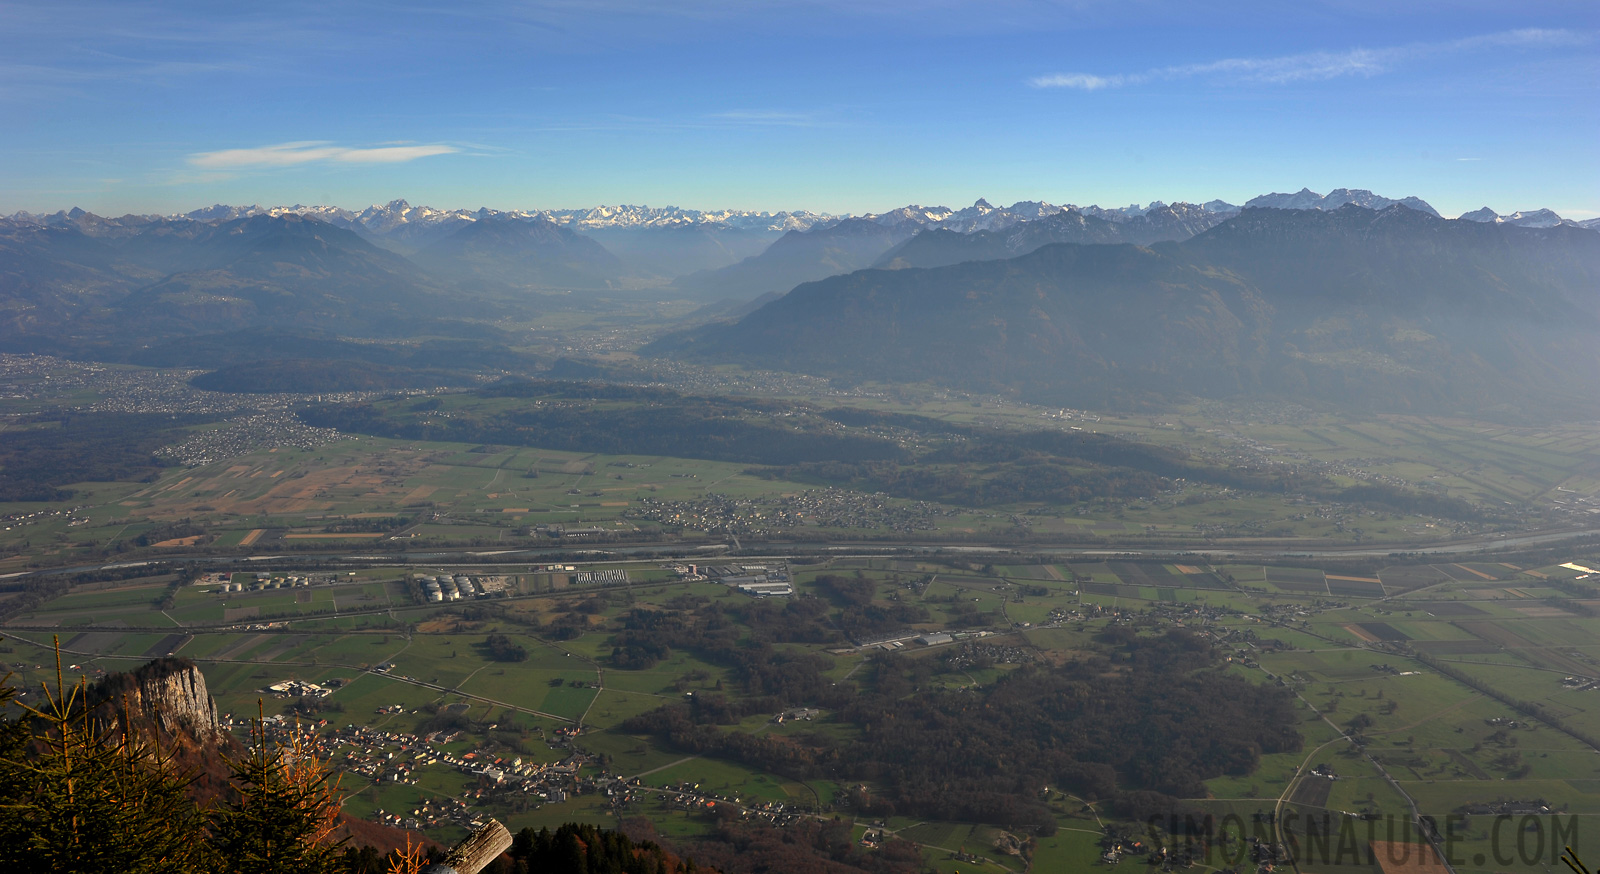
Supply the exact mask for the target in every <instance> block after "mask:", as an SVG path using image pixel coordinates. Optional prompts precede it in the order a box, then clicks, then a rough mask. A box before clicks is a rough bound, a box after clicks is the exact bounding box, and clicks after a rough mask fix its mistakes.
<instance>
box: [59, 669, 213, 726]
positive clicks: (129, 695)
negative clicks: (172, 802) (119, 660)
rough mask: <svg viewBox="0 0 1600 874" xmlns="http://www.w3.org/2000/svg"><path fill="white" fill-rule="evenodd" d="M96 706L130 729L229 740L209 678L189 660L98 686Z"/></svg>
mask: <svg viewBox="0 0 1600 874" xmlns="http://www.w3.org/2000/svg"><path fill="white" fill-rule="evenodd" d="M90 700H91V701H94V702H95V703H96V706H97V707H99V708H101V709H102V710H104V711H106V712H107V715H108V716H109V717H112V718H115V719H116V720H117V722H118V724H119V725H120V726H121V727H122V728H124V729H126V728H127V727H128V724H129V723H130V722H132V723H133V724H135V725H141V726H144V727H146V728H147V729H149V728H154V729H158V730H159V731H160V732H161V733H162V734H165V735H168V736H174V737H175V736H179V735H183V734H187V735H189V736H190V737H193V738H194V739H195V740H197V741H200V742H202V743H205V742H209V741H216V740H218V739H220V738H221V737H222V736H223V730H222V723H221V722H219V721H218V720H217V702H216V701H214V700H212V698H211V694H210V693H209V692H207V691H206V678H205V675H204V674H202V673H200V669H199V668H198V667H196V666H195V664H194V662H191V661H189V660H188V659H179V658H164V659H157V660H156V661H153V662H150V663H149V664H146V665H144V666H143V667H140V668H138V669H137V670H135V671H133V672H131V673H126V674H112V675H110V676H108V677H106V678H105V679H104V680H101V681H100V682H99V683H98V684H96V686H95V688H94V690H93V692H92V693H91V696H90Z"/></svg>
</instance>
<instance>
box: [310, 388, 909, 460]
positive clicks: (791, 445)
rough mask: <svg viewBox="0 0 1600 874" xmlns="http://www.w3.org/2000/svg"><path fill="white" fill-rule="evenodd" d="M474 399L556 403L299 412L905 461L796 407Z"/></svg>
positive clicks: (323, 420) (702, 455) (667, 451)
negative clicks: (441, 411)
mask: <svg viewBox="0 0 1600 874" xmlns="http://www.w3.org/2000/svg"><path fill="white" fill-rule="evenodd" d="M479 396H482V397H529V398H530V399H532V398H542V399H549V400H555V401H557V402H555V403H548V402H545V403H537V404H529V405H528V406H527V407H526V408H515V409H509V410H507V409H500V408H498V407H495V408H475V407H472V406H467V407H463V408H454V409H452V410H451V411H450V415H449V416H441V415H435V414H434V410H432V409H429V408H428V406H429V405H427V404H423V405H421V406H417V405H412V406H411V407H399V406H397V405H394V404H388V405H376V404H341V405H327V406H320V407H313V408H311V409H308V410H306V411H304V412H302V413H301V414H300V415H301V418H302V419H303V420H304V421H306V422H307V423H308V424H311V425H316V426H319V427H326V428H337V429H339V430H341V431H346V432H351V433H357V434H372V435H376V436H382V437H396V438H401V439H406V440H443V441H454V442H462V443H494V444H500V445H505V446H538V447H541V448H545V449H561V450H570V451H578V452H602V453H607V454H613V455H669V456H674V457H677V458H699V459H705V460H709V461H736V462H745V463H753V464H794V463H799V462H805V461H823V460H849V461H871V460H883V459H899V458H904V457H905V450H903V449H902V448H901V447H900V446H899V445H898V444H896V443H895V442H894V441H891V440H886V439H883V438H881V437H875V436H871V435H865V434H851V433H843V432H841V431H840V429H839V428H838V427H837V426H836V425H835V424H834V423H832V422H829V421H826V420H824V419H821V418H820V417H817V416H814V415H812V414H810V413H809V412H808V411H806V410H804V409H799V410H796V409H794V408H791V407H788V406H787V405H779V404H776V403H772V402H764V401H752V400H746V399H741V398H720V397H700V396H692V395H680V394H677V393H676V392H669V391H667V390H665V389H645V388H634V387H630V386H592V385H589V384H587V383H571V384H555V385H554V386H552V384H549V383H527V384H521V383H517V384H511V385H506V386H496V387H491V388H489V389H485V390H484V391H482V392H480V393H479ZM616 401H622V402H623V403H615V402H616Z"/></svg>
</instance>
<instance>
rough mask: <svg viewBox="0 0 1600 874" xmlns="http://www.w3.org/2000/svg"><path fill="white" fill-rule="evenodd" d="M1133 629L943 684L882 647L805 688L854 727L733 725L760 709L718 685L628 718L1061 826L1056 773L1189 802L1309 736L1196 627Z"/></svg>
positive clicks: (900, 800) (736, 750) (1282, 701)
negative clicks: (756, 729) (718, 692)
mask: <svg viewBox="0 0 1600 874" xmlns="http://www.w3.org/2000/svg"><path fill="white" fill-rule="evenodd" d="M1120 630H1126V631H1128V634H1127V635H1126V636H1125V637H1117V638H1114V639H1112V640H1108V641H1105V642H1104V644H1105V645H1104V649H1103V651H1102V652H1101V653H1100V654H1098V655H1097V656H1096V657H1093V658H1089V659H1085V660H1080V661H1077V662H1072V663H1069V664H1066V665H1061V666H1053V665H1046V664H1038V663H1031V664H1026V665H1023V666H1022V667H1019V668H1017V669H1016V670H1014V671H1012V672H1011V673H1009V674H1007V675H1006V676H1004V677H1003V678H1001V679H1000V680H998V681H997V682H995V683H993V684H991V685H989V686H985V687H981V688H971V687H968V688H963V689H959V690H947V689H943V688H940V687H933V686H930V685H929V684H928V681H929V680H930V679H931V678H932V676H933V674H934V673H935V672H936V671H938V670H940V669H941V666H940V664H939V663H938V662H936V661H934V660H931V659H924V658H915V657H904V656H897V655H885V656H880V657H877V658H875V660H874V662H873V666H872V667H873V669H872V682H871V685H870V686H869V687H867V688H865V689H863V690H861V691H859V692H856V691H855V690H853V689H852V690H849V691H848V692H844V693H841V692H834V693H833V694H832V695H830V696H829V697H830V698H832V699H833V700H823V699H821V698H818V699H817V700H815V701H810V702H806V703H812V704H815V705H820V706H823V707H833V708H835V709H836V715H835V717H834V718H836V719H837V720H838V721H840V722H843V723H847V724H849V725H851V726H852V727H853V728H854V729H856V734H855V737H854V738H853V739H851V740H848V741H845V742H842V743H841V742H839V741H838V740H837V739H835V738H833V737H831V736H829V735H827V734H825V733H823V732H813V733H810V734H796V735H790V736H776V735H750V734H744V733H741V732H735V731H726V730H724V729H723V728H721V727H720V726H723V725H731V724H733V723H734V722H736V721H737V720H738V719H739V718H741V717H742V716H744V715H749V713H752V712H753V713H759V712H763V710H762V709H755V710H749V708H748V707H747V706H744V705H743V702H739V703H738V704H732V703H729V702H725V701H722V700H720V699H717V698H715V697H710V698H707V699H705V700H701V699H700V698H699V697H697V699H696V700H695V701H692V702H689V703H683V704H678V703H674V704H669V705H666V706H664V707H661V708H658V709H656V710H653V711H650V712H648V713H645V714H642V715H640V716H636V717H634V718H632V719H630V720H628V721H627V722H626V723H624V725H623V729H624V730H625V731H629V732H634V733H639V734H649V735H653V736H655V737H657V738H660V739H662V740H664V741H665V742H667V743H668V744H670V745H672V746H673V747H674V748H676V749H679V750H682V751H684V752H692V753H696V754H705V755H716V756H722V757H726V758H730V759H733V760H736V761H740V762H743V763H745V764H747V765H749V766H751V767H754V768H759V769H761V770H766V771H770V772H773V773H777V774H781V775H783V776H784V777H786V778H789V779H817V778H825V779H833V780H842V781H846V782H856V783H862V784H870V785H872V786H874V787H877V788H875V789H873V790H871V791H869V792H858V793H857V797H855V798H854V799H853V803H854V804H855V806H856V807H857V809H858V810H860V811H861V812H863V813H867V814H870V815H875V816H890V815H906V816H914V817H928V818H934V819H945V820H955V821H962V822H986V823H991V824H995V825H1005V826H1025V827H1030V828H1034V829H1037V830H1039V831H1040V832H1041V833H1049V832H1050V831H1052V830H1053V828H1054V816H1053V815H1052V814H1051V812H1050V811H1049V809H1048V808H1047V807H1046V806H1045V805H1044V804H1043V803H1042V802H1041V801H1040V797H1041V795H1042V792H1043V789H1044V787H1046V786H1059V787H1064V788H1067V789H1069V790H1071V791H1073V792H1074V793H1076V794H1079V795H1081V796H1083V797H1085V798H1090V799H1100V800H1105V801H1109V802H1111V803H1112V805H1113V806H1114V807H1115V808H1116V809H1117V811H1118V812H1119V814H1121V815H1125V816H1129V817H1133V818H1143V817H1146V816H1149V815H1153V814H1165V813H1170V812H1174V811H1179V810H1182V809H1183V807H1184V805H1183V803H1182V802H1181V801H1179V799H1180V798H1183V797H1195V796H1198V795H1204V793H1205V786H1204V781H1205V780H1208V779H1211V778H1213V777H1217V776H1220V775H1223V774H1247V773H1249V772H1251V771H1252V770H1254V769H1255V768H1256V767H1257V765H1258V764H1259V762H1260V757H1261V755H1262V754H1264V753H1274V752H1283V751H1286V750H1293V749H1298V748H1299V746H1300V743H1301V738H1300V734H1299V732H1298V731H1297V730H1296V728H1295V726H1296V723H1297V722H1298V720H1297V719H1296V715H1295V713H1294V708H1293V706H1292V697H1291V696H1290V695H1289V694H1288V693H1286V692H1284V691H1283V690H1281V689H1276V688H1272V687H1268V686H1260V685H1256V684H1253V683H1250V682H1248V681H1246V680H1244V679H1241V678H1239V677H1236V676H1233V675H1230V674H1228V673H1226V672H1224V671H1223V670H1221V668H1220V666H1219V665H1218V664H1217V662H1216V659H1215V656H1214V654H1213V653H1212V652H1211V648H1210V646H1209V645H1208V644H1207V643H1205V642H1204V641H1203V640H1201V639H1200V638H1198V637H1195V636H1194V635H1192V634H1190V633H1188V632H1186V631H1181V630H1179V631H1170V632H1167V633H1166V634H1163V635H1160V636H1156V637H1147V636H1142V635H1138V634H1135V633H1133V632H1132V631H1131V630H1129V629H1120ZM845 694H848V696H849V698H848V700H847V701H845V702H843V703H842V705H841V704H840V702H839V701H838V698H839V697H841V696H842V695H845ZM786 703H787V702H786ZM767 709H770V708H767Z"/></svg>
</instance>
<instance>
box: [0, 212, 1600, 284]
mask: <svg viewBox="0 0 1600 874" xmlns="http://www.w3.org/2000/svg"><path fill="white" fill-rule="evenodd" d="M1346 204H1355V205H1357V206H1364V207H1367V208H1370V209H1383V208H1385V207H1388V206H1391V205H1394V204H1400V205H1402V206H1406V207H1409V208H1411V209H1416V210H1420V211H1422V212H1426V213H1430V214H1434V215H1437V212H1436V211H1435V210H1434V209H1433V207H1432V206H1430V205H1429V204H1428V203H1426V202H1425V201H1423V200H1421V199H1420V198H1417V197H1404V198H1400V199H1398V200H1396V199H1394V198H1389V197H1384V196H1382V195H1377V194H1374V193H1372V192H1371V191H1366V190H1362V189H1347V188H1339V189H1335V190H1334V191H1332V192H1329V193H1328V194H1326V195H1321V194H1317V193H1315V192H1312V191H1310V190H1308V189H1301V190H1300V191H1299V192H1297V193H1294V194H1281V193H1274V194H1263V195H1261V196H1260V197H1256V198H1253V199H1251V200H1250V201H1248V202H1247V204H1246V206H1248V207H1270V208H1278V209H1317V210H1329V209H1337V208H1339V207H1341V206H1344V205H1346ZM1240 209H1241V207H1239V206H1236V205H1234V204H1231V203H1228V202H1226V201H1222V200H1212V201H1209V202H1207V203H1204V204H1188V203H1173V204H1167V203H1163V202H1161V201H1156V202H1153V203H1150V204H1148V205H1145V206H1140V205H1138V204H1131V205H1129V206H1124V207H1110V208H1106V207H1100V206H1076V205H1072V204H1066V205H1056V204H1051V203H1046V202H1043V201H1019V202H1017V203H1014V204H1012V205H1011V206H1008V207H997V206H994V205H992V204H990V203H989V202H988V201H986V200H982V199H979V200H978V201H977V202H975V203H974V204H973V205H971V206H969V207H965V208H962V209H952V208H950V207H947V206H931V207H924V206H917V205H911V206H904V207H900V208H899V209H894V210H889V211H887V212H883V213H871V214H867V215H862V216H849V215H832V214H827V213H816V212H809V211H805V210H796V211H783V212H761V211H751V210H694V209H683V208H679V207H671V206H669V207H648V206H632V205H620V206H600V207H591V208H587V209H548V210H494V209H488V208H480V209H476V210H466V209H436V208H433V207H429V206H412V205H411V204H409V203H407V202H406V201H404V200H394V201H390V202H389V203H386V204H383V205H374V206H369V207H367V208H366V209H362V210H348V209H343V208H341V207H330V206H301V205H296V206H277V207H262V206H255V205H252V206H225V205H221V204H219V205H216V206H210V207H206V208H204V209H198V210H194V211H193V212H189V213H186V214H183V215H174V216H133V215H130V216H123V217H121V218H114V219H111V218H102V217H99V216H95V215H92V214H90V213H85V212H83V211H82V210H78V209H73V210H70V211H62V212H57V213H53V214H49V215H34V214H30V213H26V212H19V213H16V214H14V215H12V216H10V217H9V219H5V220H4V221H7V222H9V223H11V224H20V225H36V226H43V227H74V228H77V229H78V230H80V231H82V232H84V233H85V234H86V235H88V236H91V237H96V238H107V237H126V236H131V235H142V234H143V230H144V229H145V228H148V227H149V226H151V225H155V224H163V225H168V226H178V225H182V224H184V223H190V222H199V223H204V224H216V223H219V222H227V221H234V220H237V219H241V218H252V217H256V216H269V217H284V216H301V217H304V218H312V219H316V220H318V221H322V222H326V223H328V224H331V225H333V226H335V227H339V228H343V229H346V230H350V231H353V232H355V233H357V234H359V235H360V236H362V237H363V238H365V239H366V240H368V241H369V242H371V243H373V244H374V245H377V246H379V247H381V248H384V249H388V250H390V251H393V252H397V253H399V254H402V255H406V256H408V257H410V256H419V259H418V260H419V261H422V262H427V263H428V264H429V265H430V266H431V267H433V268H434V269H444V270H457V269H464V270H465V272H466V275H470V276H474V277H477V278H480V279H485V278H492V279H493V280H494V281H497V282H500V283H504V284H507V285H510V286H513V287H540V286H551V285H553V286H575V287H599V288H607V287H612V286H614V285H615V284H617V282H618V281H619V280H620V279H622V278H626V279H627V280H628V284H629V285H630V286H632V287H649V286H668V285H675V286H676V288H677V289H678V290H679V291H680V292H681V293H682V294H684V295H685V296H688V297H692V298H698V299H701V300H716V299H719V298H728V299H736V300H750V299H753V298H756V297H758V296H760V295H763V294H768V293H771V292H773V291H787V290H788V289H789V288H792V287H794V285H796V284H798V283H800V282H806V281H811V280H815V279H820V278H822V277H825V276H831V275H835V274H838V273H842V272H849V271H850V270H854V269H857V268H860V267H865V266H868V265H871V264H883V265H890V264H893V265H897V266H934V265H937V264H945V263H955V261H956V260H964V259H968V258H980V259H981V258H993V257H1014V256H1016V255H1019V254H1023V253H1025V252H1028V251H1031V250H1032V249H1034V248H1037V247H1038V246H1040V245H1045V244H1047V243H1053V242H1083V243H1090V242H1132V243H1140V244H1144V243H1151V242H1159V241H1163V240H1174V241H1176V240H1184V239H1187V238H1189V237H1191V236H1193V235H1194V234H1196V233H1200V232H1201V231H1204V230H1205V229H1207V228H1209V227H1212V226H1214V225H1215V224H1217V223H1218V222H1220V221H1223V220H1225V219H1227V218H1230V217H1232V216H1234V215H1237V214H1238V213H1239V210H1240ZM1463 217H1464V218H1469V219H1471V220H1473V221H1491V222H1498V223H1509V224H1516V225H1521V226H1525V227H1546V226H1553V225H1556V224H1576V225H1578V226H1580V227H1587V228H1596V227H1597V226H1600V220H1589V221H1587V222H1582V223H1577V222H1570V221H1567V220H1565V219H1562V218H1561V217H1560V216H1558V215H1556V214H1555V213H1553V212H1551V211H1550V210H1532V211H1526V212H1517V213H1512V214H1511V215H1508V216H1498V215H1495V214H1494V213H1493V212H1492V211H1490V210H1488V209H1487V208H1485V209H1481V210H1477V211H1475V212H1472V213H1468V214H1467V215H1466V216H1463ZM484 221H494V222H507V221H510V222H523V223H527V224H529V225H533V226H541V227H543V226H549V227H553V228H557V229H560V230H562V231H566V232H570V233H571V234H574V235H578V236H577V237H561V238H560V239H561V243H560V245H555V244H556V240H557V237H558V236H559V235H557V234H554V233H552V232H551V231H550V230H549V228H546V230H545V231H541V232H540V234H542V235H543V237H544V238H545V243H544V244H541V246H539V247H535V249H532V250H529V251H527V252H523V253H522V254H519V255H517V256H514V257H513V256H509V255H502V256H494V257H490V256H489V255H487V253H486V252H485V250H484V249H483V248H482V247H480V248H479V249H478V250H477V252H476V254H474V255H472V256H470V257H469V256H465V255H464V254H463V253H464V252H465V249H466V248H467V247H468V245H469V242H470V240H471V239H472V238H473V237H475V236H477V235H476V234H468V235H467V236H466V237H464V238H462V239H460V240H458V241H456V242H455V243H450V244H446V243H443V241H444V240H446V239H447V238H450V237H451V236H453V235H456V234H458V233H460V232H461V231H463V230H464V229H466V228H468V227H470V226H472V225H474V224H475V223H478V222H484ZM847 222H849V223H851V224H847V225H845V226H844V227H843V228H841V229H840V230H833V228H834V227H835V226H837V225H840V224H841V223H847ZM863 222H865V223H871V224H875V225H879V226H881V227H883V228H885V229H887V230H885V231H883V232H869V231H867V230H866V229H865V228H864V226H863V225H861V224H860V223H863ZM507 227H508V226H506V225H501V231H502V232H504V231H505V230H506V228H507ZM1017 228H1023V230H1022V231H1020V232H1016V233H1013V234H1010V235H1008V236H1004V237H1001V236H998V235H1000V234H1002V233H1003V232H1007V231H1013V230H1014V229H1017ZM935 231H937V232H943V233H941V234H938V235H936V236H935V237H933V238H930V239H927V240H918V241H914V242H909V243H908V242H907V241H908V240H909V239H910V238H911V237H913V236H916V235H919V234H924V233H928V232H935ZM807 234H815V235H817V236H815V237H806V236H803V235H807ZM981 234H987V235H988V236H985V237H981V238H973V239H966V240H959V241H958V240H956V238H955V236H953V235H961V236H968V235H981ZM502 235H503V233H502ZM578 237H581V238H588V239H592V240H594V241H595V242H598V243H599V244H600V245H601V246H602V247H603V248H604V249H605V250H606V251H607V253H608V254H609V255H610V256H615V260H614V261H613V260H612V259H611V258H608V257H607V256H605V255H601V254H600V253H599V252H598V251H596V250H594V249H592V248H591V247H585V246H583V244H581V243H578V242H576V239H578ZM780 240H781V241H782V245H776V244H777V243H778V242H779V241H780ZM880 240H881V241H884V245H883V247H882V248H881V249H879V250H878V251H876V252H869V251H868V250H869V249H870V248H871V247H872V246H873V245H875V244H876V243H875V241H880ZM902 244H904V245H905V251H904V252H900V251H897V252H895V253H894V254H893V255H892V256H891V255H890V253H889V249H890V248H891V247H900V246H902ZM769 247H770V248H771V249H772V251H771V252H770V254H769V253H768V250H769ZM579 249H585V250H586V251H584V252H583V253H581V254H580V253H579V252H578V250H579ZM452 250H461V251H460V252H458V254H457V255H455V256H449V257H446V256H445V255H444V254H443V253H445V252H447V251H452ZM424 253H426V254H424ZM546 256H548V258H547V257H546ZM463 257H465V258H466V260H465V261H463V260H462V258H463ZM574 257H575V258H576V259H577V260H576V261H574V260H572V258H574ZM507 259H509V260H507ZM750 259H755V260H754V261H752V260H750ZM896 259H898V260H896ZM491 261H494V262H496V263H493V264H492V263H490V262H491ZM500 262H503V263H500Z"/></svg>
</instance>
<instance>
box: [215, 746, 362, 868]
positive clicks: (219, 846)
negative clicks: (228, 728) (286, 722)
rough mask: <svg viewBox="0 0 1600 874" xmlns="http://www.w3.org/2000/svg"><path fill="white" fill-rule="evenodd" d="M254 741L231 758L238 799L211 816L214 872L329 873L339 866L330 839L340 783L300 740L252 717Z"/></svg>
mask: <svg viewBox="0 0 1600 874" xmlns="http://www.w3.org/2000/svg"><path fill="white" fill-rule="evenodd" d="M251 734H252V740H253V743H252V744H251V745H250V749H249V751H248V752H247V753H246V754H245V755H244V756H242V757H240V758H239V759H236V760H234V761H231V762H229V763H228V764H229V767H231V768H232V770H233V782H234V785H235V787H236V788H237V789H238V790H239V795H240V797H239V799H238V800H236V801H234V802H232V803H230V804H228V805H226V806H224V807H222V808H221V809H220V810H218V811H217V812H216V813H215V814H213V815H212V817H211V842H212V845H213V846H214V847H215V849H216V853H217V863H218V868H217V870H218V872H219V874H220V872H229V874H324V872H327V874H333V872H337V871H339V870H341V869H342V868H343V861H344V857H343V854H342V842H329V841H328V840H327V838H328V835H329V833H330V832H332V831H333V828H334V826H335V825H337V823H338V815H339V804H338V800H337V798H336V792H337V787H336V786H335V785H334V784H333V783H332V782H331V781H330V775H329V772H328V769H327V767H326V765H325V763H323V762H322V761H320V760H319V759H317V758H316V756H314V755H312V754H311V752H310V751H309V750H308V749H306V748H305V747H304V746H303V745H302V744H301V743H300V741H299V733H298V732H295V733H294V735H293V736H292V737H293V738H294V739H293V740H291V741H290V742H289V743H287V744H283V743H273V742H270V741H268V739H267V737H266V725H265V721H264V720H262V719H259V718H258V719H257V720H256V721H255V725H254V726H253V727H252V730H251Z"/></svg>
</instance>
